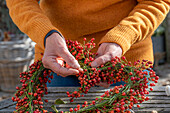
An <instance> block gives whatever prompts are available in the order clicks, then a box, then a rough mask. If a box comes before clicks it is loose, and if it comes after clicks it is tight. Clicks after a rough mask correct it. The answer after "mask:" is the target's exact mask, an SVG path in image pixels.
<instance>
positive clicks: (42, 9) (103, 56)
mask: <svg viewBox="0 0 170 113" xmlns="http://www.w3.org/2000/svg"><path fill="white" fill-rule="evenodd" d="M38 1H39V0H6V2H7V6H8V8H9V11H10V15H11V17H12V19H13V21H14V23H15V24H16V25H17V26H18V27H19V29H20V30H21V31H23V32H24V33H26V34H27V35H28V36H29V37H30V38H31V39H32V40H33V41H34V42H36V43H37V44H36V46H35V60H37V59H41V58H42V61H43V65H44V67H46V68H49V69H51V70H53V71H54V72H55V73H57V74H58V75H60V76H59V78H56V79H58V82H56V81H54V83H59V84H61V83H62V82H63V79H64V80H66V82H68V81H71V80H69V79H66V78H67V77H70V76H69V75H75V74H77V73H79V72H80V71H81V70H82V69H81V67H80V65H79V64H78V62H77V61H76V60H75V58H74V57H73V56H72V55H71V53H70V52H69V51H68V49H67V46H66V43H65V40H64V38H65V39H71V40H77V41H79V42H82V41H83V38H84V37H86V38H87V40H89V39H90V38H93V37H94V38H95V39H96V40H95V42H96V43H97V44H98V49H97V50H94V51H97V53H98V56H97V58H96V59H95V61H93V62H92V64H91V65H92V67H97V66H99V65H101V64H104V63H106V62H108V61H110V60H111V59H112V58H113V57H115V56H118V57H120V56H123V55H124V56H126V58H127V60H128V61H131V62H132V63H133V62H135V61H137V60H142V59H146V60H150V61H153V50H152V40H151V36H152V34H153V33H154V30H155V29H156V28H157V27H158V26H159V25H160V24H161V22H162V21H163V20H164V19H165V17H166V15H167V13H168V12H169V7H170V0H40V3H38ZM41 53H44V55H43V56H41ZM56 57H62V58H63V59H64V60H65V61H66V62H67V64H68V65H70V66H71V67H72V68H64V67H61V66H60V65H59V64H58V63H57V62H56V61H55V58H56ZM64 77H65V78H64ZM71 78H74V77H71ZM74 79H75V78H74ZM74 82H76V81H71V83H74ZM69 85H70V84H69ZM99 85H100V86H103V87H108V86H109V85H110V84H106V83H101V84H99Z"/></svg>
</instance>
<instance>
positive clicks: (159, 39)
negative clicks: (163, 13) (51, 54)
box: [0, 0, 170, 101]
mask: <svg viewBox="0 0 170 113" xmlns="http://www.w3.org/2000/svg"><path fill="white" fill-rule="evenodd" d="M152 41H153V50H154V58H155V62H154V70H155V71H156V73H157V75H159V77H160V80H159V83H158V85H160V86H165V85H170V14H168V15H167V17H166V19H165V20H164V22H163V23H162V24H161V25H160V26H159V27H158V29H157V30H156V31H155V32H154V34H153V36H152ZM34 45H35V43H34V42H32V41H31V39H29V37H28V36H27V35H25V34H24V33H22V32H21V31H20V30H19V29H18V28H17V27H16V25H15V24H14V23H13V22H12V20H11V18H10V16H9V12H8V9H7V7H6V4H5V0H0V101H2V100H3V99H5V98H8V97H10V96H12V94H13V92H14V91H15V87H16V85H17V84H18V83H19V73H20V72H23V71H25V70H26V69H27V68H28V66H29V65H30V64H31V62H33V59H34Z"/></svg>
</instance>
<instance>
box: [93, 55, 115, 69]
mask: <svg viewBox="0 0 170 113" xmlns="http://www.w3.org/2000/svg"><path fill="white" fill-rule="evenodd" d="M111 59H112V58H111V56H110V55H109V54H105V55H102V56H100V57H98V58H97V59H95V60H94V61H93V62H92V63H91V66H92V67H94V68H96V67H98V66H100V65H102V64H105V63H106V62H108V61H111Z"/></svg>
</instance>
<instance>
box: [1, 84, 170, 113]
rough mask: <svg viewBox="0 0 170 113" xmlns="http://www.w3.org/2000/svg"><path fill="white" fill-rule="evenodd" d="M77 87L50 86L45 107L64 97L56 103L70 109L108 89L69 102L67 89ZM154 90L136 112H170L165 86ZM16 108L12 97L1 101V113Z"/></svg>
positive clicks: (58, 106)
mask: <svg viewBox="0 0 170 113" xmlns="http://www.w3.org/2000/svg"><path fill="white" fill-rule="evenodd" d="M75 89H76V87H49V88H48V92H49V94H48V95H46V96H45V98H47V99H48V100H49V102H48V104H45V109H47V110H49V111H52V109H51V105H53V103H54V102H55V100H56V99H59V98H60V99H62V100H63V101H64V102H67V103H65V104H61V105H56V107H57V109H58V110H68V109H69V108H70V107H74V106H76V105H77V104H82V103H83V102H84V101H85V100H86V101H91V100H93V99H95V96H100V95H102V94H103V93H104V92H105V91H106V90H108V89H104V88H102V87H94V88H91V90H90V91H89V93H88V94H86V95H85V96H84V97H81V98H77V99H75V100H74V102H73V103H71V104H70V103H69V98H68V97H67V95H66V91H74V90H75ZM153 89H154V91H153V92H150V94H149V95H148V96H149V98H150V100H148V101H146V102H144V103H142V104H139V105H140V106H141V108H137V107H136V105H135V106H134V108H133V110H134V111H135V113H151V112H152V111H153V110H155V111H157V112H158V113H170V96H167V95H166V93H165V86H155V87H154V88H153ZM14 110H15V103H13V102H12V101H11V99H6V100H4V101H1V102H0V113H12V112H13V111H14Z"/></svg>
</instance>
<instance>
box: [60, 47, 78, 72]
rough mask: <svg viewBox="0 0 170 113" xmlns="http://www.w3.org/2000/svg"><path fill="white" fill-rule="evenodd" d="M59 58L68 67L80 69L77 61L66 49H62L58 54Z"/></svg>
mask: <svg viewBox="0 0 170 113" xmlns="http://www.w3.org/2000/svg"><path fill="white" fill-rule="evenodd" d="M60 57H62V58H63V59H64V60H65V61H66V63H67V64H68V65H69V66H70V67H72V68H75V69H79V68H80V65H79V63H78V61H77V60H76V59H75V58H74V56H73V55H72V54H71V53H70V52H69V51H68V49H64V50H63V52H62V53H60Z"/></svg>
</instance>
